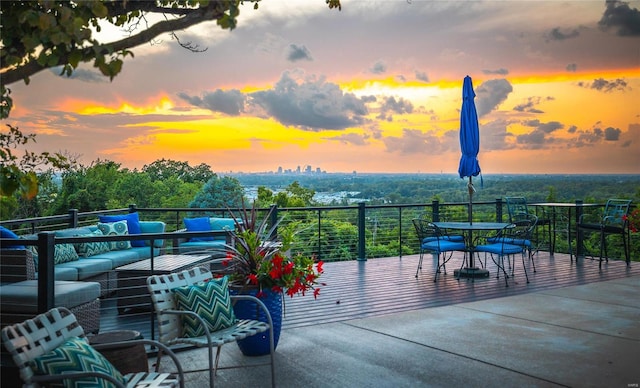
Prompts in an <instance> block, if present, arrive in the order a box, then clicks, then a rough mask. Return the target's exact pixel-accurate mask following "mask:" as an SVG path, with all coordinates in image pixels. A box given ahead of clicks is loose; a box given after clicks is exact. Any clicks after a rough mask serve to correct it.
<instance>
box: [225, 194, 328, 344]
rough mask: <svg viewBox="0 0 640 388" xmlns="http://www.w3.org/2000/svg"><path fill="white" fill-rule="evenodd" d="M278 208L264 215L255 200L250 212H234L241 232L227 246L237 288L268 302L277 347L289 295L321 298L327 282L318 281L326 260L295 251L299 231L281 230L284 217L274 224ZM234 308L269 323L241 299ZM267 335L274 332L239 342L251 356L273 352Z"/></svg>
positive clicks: (227, 267)
mask: <svg viewBox="0 0 640 388" xmlns="http://www.w3.org/2000/svg"><path fill="white" fill-rule="evenodd" d="M272 212H273V209H271V210H269V212H268V213H267V215H266V216H265V217H262V218H260V217H259V216H258V211H257V209H256V206H255V203H254V204H253V206H252V208H251V209H249V210H247V209H246V208H245V207H244V206H243V208H242V209H241V210H240V211H239V215H236V214H234V213H233V212H232V217H233V218H234V220H235V230H234V231H232V232H231V234H232V239H231V241H232V243H231V244H229V245H226V246H225V249H226V258H225V259H224V260H223V261H222V265H223V270H222V274H225V275H228V276H229V279H230V284H231V287H232V292H238V293H249V294H252V295H254V296H257V297H258V298H260V299H261V300H262V301H263V302H264V303H265V305H266V306H267V308H268V309H269V312H270V314H271V319H272V321H273V326H274V327H273V336H274V346H275V345H277V343H278V339H279V337H280V330H281V324H282V314H283V303H284V301H283V296H284V294H287V295H289V296H290V297H292V298H293V297H294V296H296V295H306V294H307V293H308V292H312V293H313V296H314V298H317V297H318V295H319V293H320V288H319V287H320V286H321V285H324V284H321V283H319V282H318V278H319V277H320V275H321V274H322V273H323V268H322V265H323V262H322V261H316V260H315V258H314V257H309V256H304V255H302V254H299V253H298V254H295V253H293V254H292V252H291V245H292V243H293V241H294V238H295V234H296V233H295V230H294V228H292V227H289V228H279V229H278V225H279V224H280V221H281V220H278V221H276V222H275V223H273V225H270V222H269V220H270V219H271V215H272ZM276 231H277V234H276ZM234 311H235V313H236V316H237V317H238V318H241V319H259V320H264V321H266V317H261V316H260V310H259V309H257V306H256V305H255V304H253V303H251V302H244V301H241V302H238V303H236V305H235V306H234ZM267 338H268V333H265V334H264V335H263V336H253V337H249V338H247V339H245V340H241V341H239V342H238V346H239V347H240V350H242V352H243V353H244V354H245V355H251V356H253V355H264V354H268V353H269V343H268V340H267Z"/></svg>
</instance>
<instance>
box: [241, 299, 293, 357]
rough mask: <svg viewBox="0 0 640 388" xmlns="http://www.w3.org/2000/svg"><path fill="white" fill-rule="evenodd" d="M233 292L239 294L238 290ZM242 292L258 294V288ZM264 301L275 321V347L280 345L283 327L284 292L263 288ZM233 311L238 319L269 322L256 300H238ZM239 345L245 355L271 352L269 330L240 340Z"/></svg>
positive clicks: (262, 354) (260, 354)
mask: <svg viewBox="0 0 640 388" xmlns="http://www.w3.org/2000/svg"><path fill="white" fill-rule="evenodd" d="M232 293H234V294H238V292H237V291H236V290H233V291H232ZM242 294H248V295H253V296H257V294H258V290H257V289H250V290H243V291H242ZM260 300H261V301H262V303H264V304H265V305H266V306H267V310H269V314H271V320H272V321H273V348H274V349H275V348H276V346H277V345H278V339H279V338H280V330H281V329H282V294H281V293H277V292H273V291H271V290H263V295H262V296H261V297H260ZM233 311H234V313H235V315H236V318H238V319H256V320H258V321H262V322H267V316H266V314H265V313H264V311H263V310H262V309H260V308H259V307H258V305H257V304H256V303H254V302H250V301H245V300H241V301H237V302H236V304H235V306H234V307H233ZM237 343H238V347H239V348H240V351H241V352H242V354H244V355H245V356H264V355H267V354H269V332H264V333H259V334H256V335H254V336H251V337H247V338H245V339H242V340H239V341H238V342H237Z"/></svg>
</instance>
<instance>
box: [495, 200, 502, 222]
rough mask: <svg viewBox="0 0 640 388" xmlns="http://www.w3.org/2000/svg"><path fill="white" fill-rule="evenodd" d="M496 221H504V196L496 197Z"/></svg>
mask: <svg viewBox="0 0 640 388" xmlns="http://www.w3.org/2000/svg"><path fill="white" fill-rule="evenodd" d="M496 222H502V198H496Z"/></svg>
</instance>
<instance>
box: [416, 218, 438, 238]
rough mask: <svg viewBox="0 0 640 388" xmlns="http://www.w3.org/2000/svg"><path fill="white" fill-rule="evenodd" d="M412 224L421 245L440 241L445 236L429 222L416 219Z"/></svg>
mask: <svg viewBox="0 0 640 388" xmlns="http://www.w3.org/2000/svg"><path fill="white" fill-rule="evenodd" d="M412 222H413V226H414V227H415V229H416V234H417V235H418V239H419V241H420V244H422V243H424V242H428V241H438V240H439V239H440V238H442V236H443V234H442V231H441V230H440V228H438V227H437V226H436V225H435V224H434V223H432V222H430V221H428V220H424V219H421V218H414V219H413V220H412Z"/></svg>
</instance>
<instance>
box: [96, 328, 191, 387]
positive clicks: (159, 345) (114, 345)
mask: <svg viewBox="0 0 640 388" xmlns="http://www.w3.org/2000/svg"><path fill="white" fill-rule="evenodd" d="M133 345H150V346H152V347H155V348H158V350H159V352H161V353H164V354H166V355H168V356H169V357H170V358H171V360H172V361H173V363H174V364H175V366H176V371H177V374H178V376H179V377H180V386H181V387H182V388H184V371H183V369H182V364H180V360H179V359H178V356H177V355H176V354H175V353H174V352H173V350H171V348H169V347H168V346H167V345H165V344H163V343H162V342H159V341H156V340H152V339H145V338H141V339H135V340H129V341H118V342H109V343H105V344H95V345H91V346H92V347H93V348H94V349H96V350H101V349H111V348H121V347H124V346H133ZM159 364H160V361H158V365H159Z"/></svg>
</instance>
